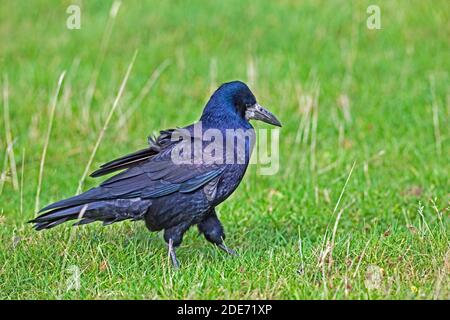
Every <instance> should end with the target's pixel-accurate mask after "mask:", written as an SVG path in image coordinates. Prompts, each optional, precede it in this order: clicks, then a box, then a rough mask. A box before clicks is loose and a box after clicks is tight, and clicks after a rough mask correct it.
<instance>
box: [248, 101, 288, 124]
mask: <svg viewBox="0 0 450 320" xmlns="http://www.w3.org/2000/svg"><path fill="white" fill-rule="evenodd" d="M245 118H246V119H247V120H251V119H255V120H260V121H263V122H265V123H268V124H272V125H274V126H277V127H281V123H280V121H278V119H277V118H276V117H275V116H274V115H273V113H272V112H270V111H269V110H267V109H265V108H263V107H261V106H260V105H259V104H257V103H255V104H254V105H252V106H251V107H249V108H247V110H245Z"/></svg>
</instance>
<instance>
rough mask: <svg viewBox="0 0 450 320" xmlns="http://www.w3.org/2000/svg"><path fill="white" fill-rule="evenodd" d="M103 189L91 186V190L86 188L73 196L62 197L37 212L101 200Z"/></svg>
mask: <svg viewBox="0 0 450 320" xmlns="http://www.w3.org/2000/svg"><path fill="white" fill-rule="evenodd" d="M105 198H106V195H105V190H104V189H102V188H93V189H91V190H88V191H86V192H84V193H82V194H79V195H76V196H74V197H70V198H67V199H63V200H60V201H57V202H54V203H52V204H50V205H48V206H46V207H44V208H42V209H41V210H39V213H41V212H45V211H49V210H52V209H62V208H69V207H74V206H78V205H82V204H86V203H90V202H93V201H95V200H102V199H105Z"/></svg>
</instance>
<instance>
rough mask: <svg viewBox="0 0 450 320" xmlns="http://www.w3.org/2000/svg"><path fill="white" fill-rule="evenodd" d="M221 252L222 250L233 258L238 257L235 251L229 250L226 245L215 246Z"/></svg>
mask: <svg viewBox="0 0 450 320" xmlns="http://www.w3.org/2000/svg"><path fill="white" fill-rule="evenodd" d="M217 246H218V247H219V248H220V249H221V250H223V251H225V252H226V253H228V254H229V255H230V256H233V257H238V256H239V255H238V253H237V252H236V251H235V250H233V249H231V248H228V247H227V246H226V245H224V244H223V243H220V244H218V245H217Z"/></svg>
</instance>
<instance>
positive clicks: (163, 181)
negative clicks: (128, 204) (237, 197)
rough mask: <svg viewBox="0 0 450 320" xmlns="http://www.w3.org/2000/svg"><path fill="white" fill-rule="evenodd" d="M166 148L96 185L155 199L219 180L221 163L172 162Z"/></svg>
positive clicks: (117, 194)
mask: <svg viewBox="0 0 450 320" xmlns="http://www.w3.org/2000/svg"><path fill="white" fill-rule="evenodd" d="M170 151H171V149H169V150H166V151H164V152H162V153H160V154H158V155H157V156H155V157H153V158H151V159H149V160H147V161H144V162H142V163H141V164H139V165H136V166H134V167H132V168H129V169H128V170H126V171H124V172H121V173H119V174H117V175H115V176H113V177H111V178H109V179H108V180H106V181H104V182H103V183H102V184H101V185H100V187H101V188H102V189H104V190H105V191H106V193H107V194H109V195H110V196H113V197H119V198H133V197H140V198H142V199H149V198H158V197H162V196H165V195H168V194H171V193H174V192H181V193H188V192H192V191H195V190H197V189H199V188H201V187H203V186H205V185H206V184H208V183H209V182H211V181H212V180H214V179H219V177H220V176H221V174H222V173H223V171H224V169H225V166H224V165H215V164H211V165H205V164H201V165H199V164H175V163H174V162H173V161H172V159H171V158H170Z"/></svg>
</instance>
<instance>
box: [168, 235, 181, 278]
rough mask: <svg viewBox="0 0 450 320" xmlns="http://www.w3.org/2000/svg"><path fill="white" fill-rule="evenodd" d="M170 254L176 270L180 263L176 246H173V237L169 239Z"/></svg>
mask: <svg viewBox="0 0 450 320" xmlns="http://www.w3.org/2000/svg"><path fill="white" fill-rule="evenodd" d="M169 256H170V260H171V261H172V266H173V268H174V269H175V270H178V269H179V268H180V263H179V262H178V259H177V255H176V254H175V248H174V247H173V241H172V239H170V240H169Z"/></svg>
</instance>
